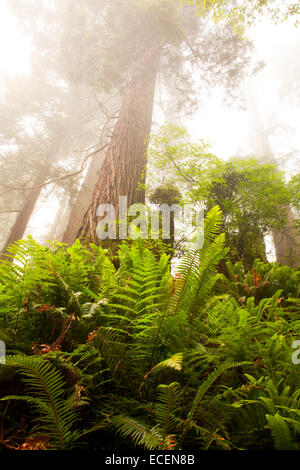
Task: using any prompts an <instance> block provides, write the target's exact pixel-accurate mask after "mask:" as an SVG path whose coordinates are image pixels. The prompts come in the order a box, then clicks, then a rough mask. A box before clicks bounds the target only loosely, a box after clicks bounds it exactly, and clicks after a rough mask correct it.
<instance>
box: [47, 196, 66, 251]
mask: <svg viewBox="0 0 300 470" xmlns="http://www.w3.org/2000/svg"><path fill="white" fill-rule="evenodd" d="M67 203H68V197H67V196H66V195H64V196H63V197H62V200H61V201H60V204H59V208H58V210H57V212H56V216H55V219H54V222H53V224H52V226H51V229H50V231H49V233H48V235H47V240H49V241H51V242H52V241H54V240H58V241H59V237H58V238H56V236H57V234H58V228H59V227H60V225H61V222H62V218H63V214H64V212H65V209H66V205H67Z"/></svg>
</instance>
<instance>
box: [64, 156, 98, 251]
mask: <svg viewBox="0 0 300 470" xmlns="http://www.w3.org/2000/svg"><path fill="white" fill-rule="evenodd" d="M103 159H104V155H100V156H98V155H97V156H95V157H93V160H92V162H91V164H90V166H89V168H88V171H87V174H86V177H85V179H84V182H83V184H82V186H81V188H80V190H79V193H78V196H77V198H76V201H75V204H74V205H73V207H72V209H71V211H70V215H69V219H68V222H67V226H66V229H65V232H64V235H63V238H62V242H63V243H67V244H68V245H72V243H74V241H75V238H76V235H77V232H78V230H79V227H80V225H81V222H82V219H83V217H84V214H85V212H86V210H87V209H88V206H89V202H90V200H91V197H92V194H93V189H94V187H95V184H96V182H97V176H98V172H99V169H100V168H101V165H102V163H103Z"/></svg>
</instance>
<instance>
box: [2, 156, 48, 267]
mask: <svg viewBox="0 0 300 470" xmlns="http://www.w3.org/2000/svg"><path fill="white" fill-rule="evenodd" d="M51 165H52V161H51V159H50V158H49V159H47V160H46V162H45V163H44V165H43V167H42V168H41V170H40V172H39V174H38V176H37V178H36V180H35V181H34V183H33V187H32V189H31V190H29V193H28V195H27V197H26V200H25V202H24V204H23V207H22V209H21V211H20V212H19V213H18V216H17V218H16V221H15V223H14V225H13V227H12V229H11V231H10V233H9V235H8V238H7V240H6V242H5V245H4V248H3V249H2V251H1V256H0V259H1V258H2V259H7V257H6V256H5V254H6V253H7V249H8V247H9V245H11V244H12V243H14V242H15V241H17V240H20V239H21V238H23V237H24V234H25V231H26V228H27V225H28V222H29V219H30V217H31V215H32V213H33V210H34V208H35V205H36V202H37V200H38V198H39V195H40V193H41V190H42V187H43V184H44V183H45V181H46V179H47V177H48V175H49V170H50V168H51ZM10 258H11V255H10Z"/></svg>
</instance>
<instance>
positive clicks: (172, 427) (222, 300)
mask: <svg viewBox="0 0 300 470" xmlns="http://www.w3.org/2000/svg"><path fill="white" fill-rule="evenodd" d="M221 227H222V213H221V211H220V209H219V208H218V207H214V208H212V209H211V210H210V211H209V212H208V214H207V217H206V219H205V233H204V243H203V246H202V248H200V249H198V250H193V251H190V252H188V253H186V255H185V256H184V257H183V259H182V260H181V263H180V265H179V266H178V267H176V273H175V274H174V275H171V273H170V263H169V257H168V256H167V255H166V254H165V253H162V254H161V256H158V254H157V252H155V253H154V252H152V251H151V250H150V249H149V245H148V244H147V241H143V240H137V241H135V242H130V243H125V242H124V243H123V244H122V245H120V248H119V253H118V268H116V267H115V266H114V265H113V264H112V263H111V261H110V259H109V256H108V254H107V252H106V251H104V250H103V249H102V248H101V247H96V246H94V245H91V246H90V247H89V249H87V248H86V247H83V246H82V245H81V244H80V243H79V241H77V242H76V243H75V244H74V245H73V246H72V247H70V248H67V247H66V246H64V245H62V244H59V243H58V244H57V243H56V244H53V246H52V247H51V248H44V247H41V246H40V245H38V244H37V243H36V242H34V240H32V239H31V238H28V239H26V240H23V241H22V242H18V243H17V244H15V245H13V246H12V247H11V250H12V252H13V253H14V256H15V262H14V263H10V262H9V261H7V262H4V263H3V264H2V265H1V266H0V271H1V281H0V305H1V310H0V322H1V326H0V334H1V338H3V339H4V341H5V342H6V345H7V350H8V358H7V364H6V365H4V366H1V369H0V384H1V392H0V398H1V399H0V410H1V412H2V415H3V417H2V420H3V423H4V424H3V429H4V441H3V442H4V444H2V445H4V446H6V445H9V446H10V447H13V448H16V449H18V448H28V446H29V447H30V446H31V447H30V448H37V447H34V445H35V446H37V445H43V446H44V447H43V448H49V449H69V448H87V449H100V450H106V451H108V449H115V448H116V444H115V442H116V441H115V440H116V439H118V442H119V445H120V447H122V446H123V445H124V446H127V447H129V448H134V447H136V446H137V447H143V448H144V449H148V450H151V449H159V450H171V449H183V450H184V449H190V448H197V449H212V450H214V449H273V448H276V449H298V448H299V439H298V436H299V430H300V422H299V418H300V400H299V396H300V395H299V386H300V379H299V371H298V367H299V366H298V365H297V364H296V363H295V364H294V363H293V361H292V354H293V352H294V351H293V349H292V344H293V342H294V341H295V340H297V339H298V338H299V333H300V324H299V313H300V301H299V271H293V270H292V269H291V268H288V267H286V266H278V265H273V264H269V263H264V262H262V261H260V260H257V261H255V263H254V267H253V269H252V270H251V271H247V270H246V269H245V267H244V266H243V264H242V263H241V262H239V263H236V264H232V263H231V262H229V261H227V262H226V264H225V266H226V269H227V271H226V272H227V275H226V276H225V275H224V274H221V273H220V272H218V269H219V266H220V261H221V260H222V259H223V258H224V256H226V254H227V249H226V248H225V237H224V235H222V234H220V229H221ZM21 402H25V403H26V404H27V405H28V406H27V405H26V406H25V407H24V409H25V414H24V423H25V424H23V426H25V429H26V435H27V436H28V438H27V439H26V441H25V442H24V438H22V437H20V433H19V426H20V414H21V413H23V409H21V408H20V405H19V403H21ZM83 404H85V405H86V406H79V405H83ZM7 429H10V431H9V433H7V431H6V430H7ZM23 435H24V429H23ZM34 443H35V444H34Z"/></svg>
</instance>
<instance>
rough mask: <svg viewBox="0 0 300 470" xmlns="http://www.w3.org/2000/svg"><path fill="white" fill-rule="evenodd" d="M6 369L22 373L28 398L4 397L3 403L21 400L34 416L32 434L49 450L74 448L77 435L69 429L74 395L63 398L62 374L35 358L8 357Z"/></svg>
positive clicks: (72, 421)
mask: <svg viewBox="0 0 300 470" xmlns="http://www.w3.org/2000/svg"><path fill="white" fill-rule="evenodd" d="M7 366H12V367H15V368H16V369H17V370H18V372H20V373H21V374H22V381H23V382H25V387H26V392H27V393H28V395H21V396H17V395H8V396H5V397H3V398H1V401H4V400H24V401H26V402H28V403H29V404H30V405H31V406H32V407H33V408H34V409H35V411H36V412H37V413H38V415H39V416H38V417H37V418H35V420H34V421H37V422H38V424H37V425H36V427H35V428H34V431H35V432H36V433H37V434H38V435H42V436H46V437H47V438H48V439H49V441H50V442H49V445H50V448H54V449H61V450H63V449H67V448H70V447H72V446H74V444H75V441H76V439H77V438H78V436H79V434H78V432H76V431H74V430H73V429H72V427H73V426H74V424H75V423H76V421H77V420H78V413H77V409H76V406H78V403H77V401H78V400H77V397H76V394H72V395H70V396H69V397H66V396H65V393H66V391H65V384H64V381H63V377H62V374H61V373H60V372H59V371H58V370H55V369H54V368H53V367H52V365H51V364H50V363H49V362H48V361H46V360H40V359H39V358H36V357H26V356H11V357H8V358H7Z"/></svg>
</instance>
